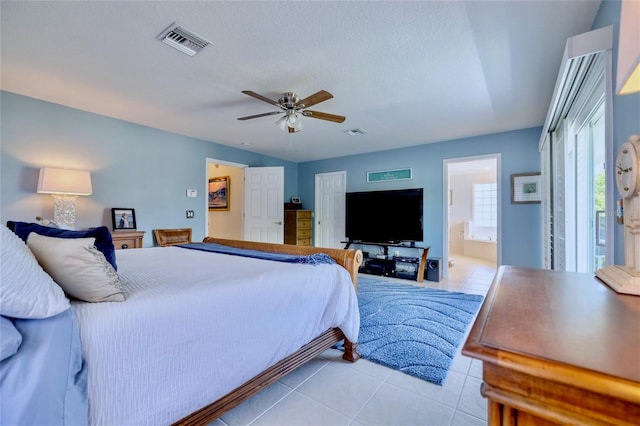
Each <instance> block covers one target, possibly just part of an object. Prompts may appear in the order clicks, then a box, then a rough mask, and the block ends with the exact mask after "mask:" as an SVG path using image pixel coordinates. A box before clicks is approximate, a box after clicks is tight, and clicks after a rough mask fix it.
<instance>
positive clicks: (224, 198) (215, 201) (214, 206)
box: [208, 176, 231, 211]
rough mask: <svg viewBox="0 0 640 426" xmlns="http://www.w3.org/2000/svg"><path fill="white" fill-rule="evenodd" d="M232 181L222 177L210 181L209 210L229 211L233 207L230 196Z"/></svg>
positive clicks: (227, 177)
mask: <svg viewBox="0 0 640 426" xmlns="http://www.w3.org/2000/svg"><path fill="white" fill-rule="evenodd" d="M230 184H231V179H230V178H229V176H220V177H214V178H211V179H209V190H208V192H209V210H218V211H220V210H222V211H224V210H229V208H230V207H231V204H230V200H229V194H230Z"/></svg>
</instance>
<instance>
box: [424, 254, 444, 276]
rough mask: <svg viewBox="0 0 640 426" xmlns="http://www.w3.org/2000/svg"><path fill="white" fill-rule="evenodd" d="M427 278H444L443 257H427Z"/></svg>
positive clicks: (425, 271)
mask: <svg viewBox="0 0 640 426" xmlns="http://www.w3.org/2000/svg"><path fill="white" fill-rule="evenodd" d="M424 275H425V278H426V279H427V280H428V281H437V282H440V280H442V258H441V257H432V258H429V259H427V267H426V268H425V270H424Z"/></svg>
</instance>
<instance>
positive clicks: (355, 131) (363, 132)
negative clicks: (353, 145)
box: [345, 129, 367, 136]
mask: <svg viewBox="0 0 640 426" xmlns="http://www.w3.org/2000/svg"><path fill="white" fill-rule="evenodd" d="M345 133H346V134H348V135H349V136H359V135H366V134H367V131H366V130H364V129H352V130H347V131H345Z"/></svg>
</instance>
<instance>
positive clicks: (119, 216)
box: [111, 207, 136, 231]
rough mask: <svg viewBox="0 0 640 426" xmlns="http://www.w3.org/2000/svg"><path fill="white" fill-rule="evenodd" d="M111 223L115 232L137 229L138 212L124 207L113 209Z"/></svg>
mask: <svg viewBox="0 0 640 426" xmlns="http://www.w3.org/2000/svg"><path fill="white" fill-rule="evenodd" d="M111 222H112V224H113V230H114V231H125V230H128V231H130V230H132V229H136V211H135V210H134V209H128V208H124V207H116V208H112V209H111Z"/></svg>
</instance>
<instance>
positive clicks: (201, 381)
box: [0, 227, 362, 424]
mask: <svg viewBox="0 0 640 426" xmlns="http://www.w3.org/2000/svg"><path fill="white" fill-rule="evenodd" d="M3 228H4V227H3ZM9 232H10V231H9ZM5 234H6V232H4V230H3V243H4V237H5ZM30 235H31V234H30ZM38 238H39V237H38ZM34 239H35V237H29V240H30V243H32V242H33V241H31V240H34ZM53 239H54V240H60V239H59V238H53ZM38 241H39V240H38ZM47 242H50V240H47ZM56 242H58V241H56ZM34 244H35V243H34ZM194 245H195V246H198V247H195V248H196V249H193V247H192V248H187V247H180V246H172V247H155V248H145V249H136V250H125V251H119V252H118V253H117V265H116V266H114V267H113V268H114V269H115V267H117V276H118V279H119V280H120V283H121V289H122V297H123V298H124V301H121V302H115V301H113V302H103V303H88V302H82V301H78V300H72V301H71V302H70V308H69V309H67V310H63V311H62V313H59V314H58V315H53V316H50V317H48V318H44V319H35V320H34V319H18V318H15V317H13V318H12V317H11V316H10V315H6V312H5V310H4V306H5V305H6V303H5V301H6V297H5V296H6V294H3V305H2V310H3V312H2V314H3V317H8V318H9V320H10V321H12V322H13V323H14V325H15V326H16V328H17V329H18V331H22V330H24V329H23V328H21V327H22V326H23V323H28V324H30V325H31V327H34V328H42V327H41V326H45V325H48V324H49V323H50V322H55V321H60V320H61V318H62V317H66V321H67V324H66V328H65V330H66V333H67V334H69V335H70V337H69V338H68V340H69V341H71V342H73V341H74V335H76V336H77V337H79V339H76V340H79V342H81V345H80V346H81V348H80V350H81V355H82V356H81V359H80V360H78V357H77V353H78V349H76V350H75V356H74V353H73V347H74V346H73V345H72V344H68V343H67V344H65V345H64V347H65V348H71V349H70V350H71V355H70V357H69V359H73V361H74V362H73V363H72V362H70V361H69V359H64V357H63V359H62V360H61V362H62V363H63V364H64V363H66V364H65V368H64V370H65V372H66V380H67V382H68V383H70V384H68V385H67V387H66V389H65V390H64V392H65V395H66V396H65V398H68V401H67V402H69V401H72V402H73V404H71V403H69V404H67V406H65V407H63V408H61V409H59V410H58V411H61V413H60V414H61V420H57V421H56V422H55V423H57V424H72V423H74V422H76V423H77V422H78V419H80V420H82V417H81V416H82V409H81V408H80V409H78V408H73V407H82V397H83V395H82V390H83V386H84V392H85V400H86V401H87V404H88V414H87V418H86V423H89V424H125V423H126V424H170V423H175V424H207V423H209V422H211V421H212V420H214V419H215V418H217V417H220V416H221V415H222V414H224V413H225V412H227V411H228V410H230V409H231V408H233V407H235V406H236V405H238V404H240V403H241V402H242V401H244V400H246V399H248V398H250V397H251V396H253V395H254V394H255V393H257V392H259V391H260V390H262V389H264V388H265V387H266V386H268V385H269V384H271V383H273V382H274V381H276V380H277V379H278V378H280V377H282V376H284V375H286V374H287V373H289V372H291V371H293V370H294V369H295V368H297V367H298V366H300V365H302V364H303V363H304V362H306V361H308V360H310V359H312V358H313V357H315V356H316V355H318V354H320V353H322V352H323V351H325V350H326V349H328V348H330V347H332V346H334V345H335V344H337V343H339V342H341V341H344V347H345V353H344V356H343V358H344V359H345V360H348V361H355V360H357V359H358V354H357V352H356V345H355V343H353V342H356V341H357V334H358V329H359V313H358V308H357V299H356V292H355V286H356V285H357V270H358V267H359V265H360V263H361V262H362V254H361V253H360V252H359V251H357V250H339V249H318V248H313V247H298V246H287V245H274V244H267V243H252V242H243V241H232V240H219V239H211V238H207V239H205V241H204V244H202V243H196V244H194ZM220 245H221V246H224V247H227V248H232V249H233V250H235V249H239V250H240V251H243V250H249V251H248V252H247V253H255V252H258V251H260V252H269V253H280V254H283V255H284V254H286V255H290V256H289V258H293V259H304V260H305V263H298V261H296V262H295V263H291V262H289V261H275V260H264V259H255V258H250V257H247V256H245V255H243V254H242V253H241V254H240V255H238V253H236V254H234V255H230V254H223V253H220V252H210V250H208V249H203V246H206V247H207V248H208V247H209V246H220ZM29 246H30V247H32V245H31V244H29ZM96 246H97V244H96ZM5 247H6V245H4V244H3V250H2V253H0V255H2V256H3V259H2V260H3V272H2V273H3V274H5V272H4V270H5V268H4V266H5V265H6V263H7V261H6V259H4V256H5V254H4V253H5V252H6V251H7V250H6V248H5ZM31 251H33V252H35V253H38V249H37V246H36V245H34V246H33V247H32V250H31ZM319 252H323V253H324V254H323V255H322V256H325V257H328V258H331V259H333V261H335V262H336V264H328V263H319V264H308V262H307V261H308V259H309V258H313V261H314V262H315V261H316V260H315V259H316V256H319V255H318V254H317V253H319ZM291 256H293V257H291ZM283 257H285V258H286V257H287V256H283ZM38 260H41V259H40V258H38ZM114 260H115V259H114ZM41 263H42V262H41ZM114 263H115V262H114ZM312 263H313V262H312ZM45 269H46V268H45ZM54 275H55V274H54ZM3 279H4V276H3ZM65 290H66V288H65ZM3 291H4V289H3ZM145 324H148V325H149V326H145ZM74 327H76V329H75V334H74ZM23 339H25V338H24V336H23ZM26 340H29V339H28V338H26ZM19 346H20V347H19V348H18V350H17V351H16V353H15V354H14V355H12V356H10V357H9V358H8V359H6V360H4V361H2V362H1V363H0V367H2V368H1V369H0V373H1V374H2V380H3V382H2V392H3V401H2V410H1V412H0V415H1V416H2V419H3V423H7V422H4V420H6V419H7V418H10V416H9V417H7V414H11V413H10V412H9V411H11V410H15V409H16V407H15V405H12V404H16V403H19V402H20V400H23V403H24V398H17V400H16V401H8V400H5V398H4V394H5V390H6V389H7V387H6V386H5V385H6V383H7V382H5V378H6V376H7V375H11V374H10V373H13V374H14V375H15V374H16V373H15V368H14V367H15V365H22V367H25V365H26V366H28V363H25V362H24V361H20V356H21V352H22V351H23V346H25V342H24V341H23V343H22V345H19ZM27 346H28V345H27ZM16 360H18V361H20V362H18V361H16ZM50 368H55V367H50ZM50 368H49V371H50ZM42 370H43V371H46V370H47V368H45V369H42ZM41 375H43V374H42V373H41ZM36 379H38V378H37V377H36ZM57 380H65V379H61V378H59V379H57ZM34 382H35V385H34V387H35V388H37V389H40V388H41V387H42V386H41V385H38V380H34ZM29 401H33V399H29ZM65 409H66V410H67V411H69V412H65V411H64V410H65ZM73 410H75V411H73ZM25 411H27V412H28V411H29V410H25ZM31 411H33V410H31ZM32 420H33V422H36V423H37V422H40V423H42V420H43V419H42V418H38V419H32ZM27 423H28V422H27ZM7 424H8V423H7Z"/></svg>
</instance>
